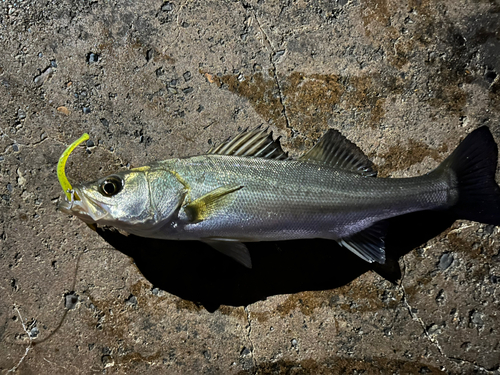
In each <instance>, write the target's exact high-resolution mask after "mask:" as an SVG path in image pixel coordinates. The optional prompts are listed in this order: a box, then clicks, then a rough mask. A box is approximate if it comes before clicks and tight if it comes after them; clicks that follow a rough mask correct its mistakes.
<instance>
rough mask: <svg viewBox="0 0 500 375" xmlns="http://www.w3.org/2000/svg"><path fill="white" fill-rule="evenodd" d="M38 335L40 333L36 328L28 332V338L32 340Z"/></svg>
mask: <svg viewBox="0 0 500 375" xmlns="http://www.w3.org/2000/svg"><path fill="white" fill-rule="evenodd" d="M39 333H40V331H39V330H38V328H37V327H33V328H31V330H30V337H31V338H32V339H33V338H35V337H37V336H38V334H39Z"/></svg>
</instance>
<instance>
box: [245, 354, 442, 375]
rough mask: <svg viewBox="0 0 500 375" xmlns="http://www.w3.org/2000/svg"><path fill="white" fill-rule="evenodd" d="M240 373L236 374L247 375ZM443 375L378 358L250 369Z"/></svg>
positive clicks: (280, 363) (308, 361) (258, 371)
mask: <svg viewBox="0 0 500 375" xmlns="http://www.w3.org/2000/svg"><path fill="white" fill-rule="evenodd" d="M247 373H248V372H246V371H240V372H238V373H237V374H238V375H243V374H247ZM352 373H367V374H384V373H405V374H445V372H444V371H441V370H440V369H438V368H437V367H433V366H431V365H427V364H425V363H420V362H415V361H411V362H410V361H408V362H406V361H401V360H399V361H398V360H390V359H386V358H380V357H372V358H371V360H359V359H350V358H341V357H331V358H328V359H326V360H325V361H324V362H320V361H316V360H314V359H305V360H303V361H299V362H294V361H290V360H279V361H276V362H266V363H261V364H258V365H257V367H255V368H253V369H252V374H297V375H298V374H352Z"/></svg>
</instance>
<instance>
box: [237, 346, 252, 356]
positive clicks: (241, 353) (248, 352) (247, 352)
mask: <svg viewBox="0 0 500 375" xmlns="http://www.w3.org/2000/svg"><path fill="white" fill-rule="evenodd" d="M251 353H252V351H251V350H250V349H248V348H247V347H244V348H243V349H242V350H241V352H240V356H242V357H246V356H247V355H249V354H251Z"/></svg>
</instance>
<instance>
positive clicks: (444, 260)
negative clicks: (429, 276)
mask: <svg viewBox="0 0 500 375" xmlns="http://www.w3.org/2000/svg"><path fill="white" fill-rule="evenodd" d="M453 260H454V257H453V254H452V253H444V254H443V255H441V259H439V265H438V266H439V269H440V270H441V271H444V270H446V269H447V268H449V267H450V266H451V264H452V263H453Z"/></svg>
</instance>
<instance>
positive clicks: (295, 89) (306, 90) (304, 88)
mask: <svg viewBox="0 0 500 375" xmlns="http://www.w3.org/2000/svg"><path fill="white" fill-rule="evenodd" d="M200 73H201V74H203V75H204V76H205V77H206V78H207V80H208V82H210V83H214V84H216V85H217V86H219V87H220V88H222V89H226V90H228V91H230V92H233V93H235V94H237V95H239V96H241V97H244V98H246V99H248V101H249V103H250V104H251V105H252V106H253V107H254V109H255V110H256V112H257V113H258V114H259V115H261V116H262V118H263V119H264V120H265V121H266V122H268V123H270V124H274V125H276V126H277V127H278V128H280V129H283V130H286V128H287V126H286V121H285V117H284V113H285V111H284V107H285V108H286V113H287V116H288V118H289V119H290V120H291V123H292V127H293V129H294V130H297V131H299V132H300V133H302V134H307V135H309V134H310V133H311V132H314V131H320V130H321V129H325V128H326V127H327V126H328V122H329V121H330V120H331V118H332V113H334V112H335V110H339V109H343V110H346V111H356V112H358V113H359V114H360V115H361V118H362V119H365V121H362V122H364V123H366V124H367V125H369V126H371V127H376V126H378V125H379V124H380V123H381V122H382V120H383V118H384V116H385V109H384V105H385V101H386V97H387V95H388V93H389V92H392V93H394V92H400V91H401V82H400V81H399V80H398V79H397V78H388V77H384V78H383V77H381V75H379V74H374V75H362V76H357V77H342V76H338V75H335V74H311V75H306V74H303V73H300V72H293V73H292V74H290V75H289V76H288V77H286V78H284V79H283V82H281V95H282V96H283V98H282V101H281V99H280V89H279V88H278V87H277V85H276V81H275V79H274V78H273V76H272V74H273V73H272V72H269V74H266V73H263V72H257V73H255V74H253V75H252V76H244V77H242V76H236V75H216V74H211V73H207V72H205V71H200ZM295 141H296V142H295V143H296V144H295V143H293V142H294V140H292V143H293V145H294V146H297V147H298V148H299V149H307V148H309V147H310V146H312V145H311V144H308V143H307V142H306V143H304V140H303V139H297V140H295Z"/></svg>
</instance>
